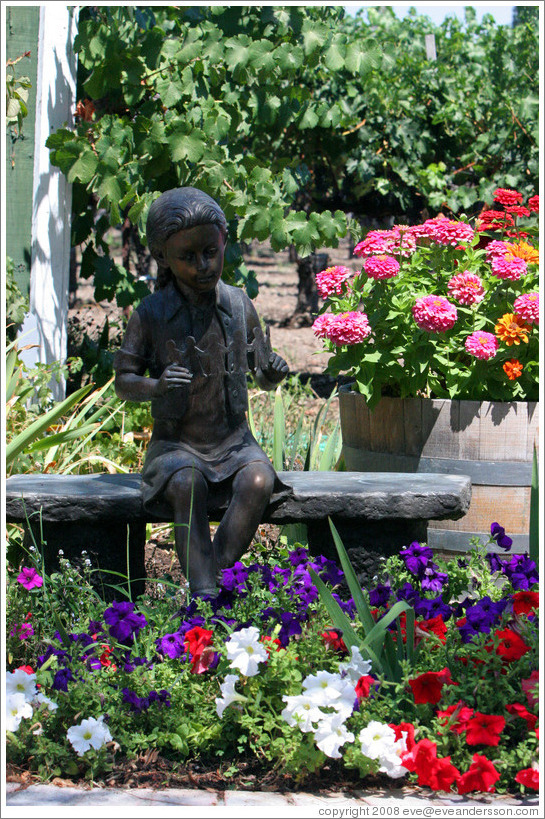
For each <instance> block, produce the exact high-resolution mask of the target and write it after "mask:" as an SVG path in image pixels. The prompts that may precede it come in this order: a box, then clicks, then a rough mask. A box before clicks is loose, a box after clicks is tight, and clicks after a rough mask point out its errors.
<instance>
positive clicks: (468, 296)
mask: <svg viewBox="0 0 545 819" xmlns="http://www.w3.org/2000/svg"><path fill="white" fill-rule="evenodd" d="M447 287H448V291H449V293H450V295H451V296H452V298H453V299H456V301H457V302H459V303H460V304H478V303H479V302H480V301H482V300H483V299H484V287H483V283H482V281H481V280H480V278H479V277H478V276H477V274H476V273H470V272H469V270H464V272H463V273H458V274H457V275H456V276H453V277H452V279H451V280H450V281H449V283H448V284H447Z"/></svg>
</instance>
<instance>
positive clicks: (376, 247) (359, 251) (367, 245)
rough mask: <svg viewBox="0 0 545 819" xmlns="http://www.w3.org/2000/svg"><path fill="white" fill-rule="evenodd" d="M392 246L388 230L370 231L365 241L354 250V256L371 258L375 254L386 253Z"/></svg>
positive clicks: (359, 243)
mask: <svg viewBox="0 0 545 819" xmlns="http://www.w3.org/2000/svg"><path fill="white" fill-rule="evenodd" d="M391 245H392V235H391V232H390V231H389V230H370V231H369V233H368V234H367V236H366V237H365V239H363V240H362V241H361V242H358V244H357V245H356V247H355V248H354V256H373V255H374V254H375V253H388V251H389V250H390V248H391Z"/></svg>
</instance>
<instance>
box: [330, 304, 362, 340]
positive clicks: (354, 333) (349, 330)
mask: <svg viewBox="0 0 545 819" xmlns="http://www.w3.org/2000/svg"><path fill="white" fill-rule="evenodd" d="M370 335H371V327H370V326H369V321H368V319H367V316H366V315H365V313H359V312H357V311H353V310H352V311H350V312H348V313H341V314H340V315H338V316H332V317H331V319H330V321H328V323H327V327H326V337H327V338H328V339H329V340H330V341H332V342H333V344H336V345H337V346H339V347H340V346H342V345H343V344H359V343H360V341H364V340H365V339H366V338H367V337H368V336H370Z"/></svg>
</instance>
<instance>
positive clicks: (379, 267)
mask: <svg viewBox="0 0 545 819" xmlns="http://www.w3.org/2000/svg"><path fill="white" fill-rule="evenodd" d="M363 268H364V270H365V272H366V273H367V275H368V276H370V277H371V278H372V279H391V278H392V277H393V276H397V274H398V273H399V262H398V261H397V259H394V257H393V256H386V255H384V254H383V255H381V256H369V258H368V259H366V260H365V262H364V263H363Z"/></svg>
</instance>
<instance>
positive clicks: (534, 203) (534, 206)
mask: <svg viewBox="0 0 545 819" xmlns="http://www.w3.org/2000/svg"><path fill="white" fill-rule="evenodd" d="M528 207H529V208H530V210H533V211H534V213H539V196H538V195H537V194H536V195H535V196H532V197H531V199H528Z"/></svg>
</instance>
